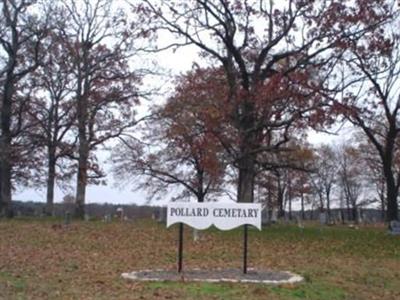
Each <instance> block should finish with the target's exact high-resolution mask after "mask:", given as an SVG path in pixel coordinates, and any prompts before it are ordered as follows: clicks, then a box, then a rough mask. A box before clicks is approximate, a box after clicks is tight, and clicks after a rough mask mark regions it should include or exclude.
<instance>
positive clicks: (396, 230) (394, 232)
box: [389, 221, 400, 235]
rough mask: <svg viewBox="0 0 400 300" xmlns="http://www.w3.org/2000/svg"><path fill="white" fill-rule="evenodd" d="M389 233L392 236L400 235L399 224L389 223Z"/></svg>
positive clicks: (397, 222) (396, 222) (395, 222)
mask: <svg viewBox="0 0 400 300" xmlns="http://www.w3.org/2000/svg"><path fill="white" fill-rule="evenodd" d="M389 233H390V234H392V235H400V222H399V221H390V229H389Z"/></svg>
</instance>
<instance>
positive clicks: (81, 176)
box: [75, 141, 88, 219]
mask: <svg viewBox="0 0 400 300" xmlns="http://www.w3.org/2000/svg"><path fill="white" fill-rule="evenodd" d="M87 166H88V146H87V143H85V142H82V141H81V142H80V144H79V161H78V175H77V186H76V198H75V201H76V203H75V217H77V218H80V219H83V218H84V217H85V197H86V185H87Z"/></svg>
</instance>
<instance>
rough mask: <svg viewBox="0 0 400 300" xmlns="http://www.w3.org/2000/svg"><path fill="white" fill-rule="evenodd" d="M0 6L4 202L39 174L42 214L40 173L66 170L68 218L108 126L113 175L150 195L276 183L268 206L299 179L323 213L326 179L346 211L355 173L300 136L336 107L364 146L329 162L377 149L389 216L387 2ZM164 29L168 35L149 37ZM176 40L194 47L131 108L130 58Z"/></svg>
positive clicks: (134, 91) (241, 191) (245, 193)
mask: <svg viewBox="0 0 400 300" xmlns="http://www.w3.org/2000/svg"><path fill="white" fill-rule="evenodd" d="M1 5H2V7H1V8H2V15H3V17H2V19H1V21H0V44H1V46H2V50H0V55H1V61H0V64H1V65H0V67H1V71H0V72H1V73H0V75H1V76H0V83H1V91H0V95H1V97H2V102H1V103H2V104H1V137H0V143H1V145H0V146H1V149H0V152H1V153H0V168H1V173H0V190H1V193H0V200H1V201H0V203H1V210H2V212H3V214H8V213H9V212H8V207H9V204H10V203H11V194H12V189H13V186H15V185H17V184H21V183H22V182H25V183H28V182H29V183H30V184H31V183H34V184H38V183H37V182H35V181H40V179H41V178H42V177H43V176H45V177H46V186H47V190H48V192H47V204H48V213H51V210H52V203H53V198H54V185H55V179H56V178H58V179H60V180H66V179H67V178H70V177H71V176H73V175H74V176H76V215H77V216H81V217H82V216H83V214H84V203H85V190H86V186H87V184H88V183H92V182H93V183H96V182H99V180H101V178H102V177H103V176H104V173H103V171H102V168H101V166H99V164H98V161H97V158H96V153H97V151H98V150H99V149H100V148H101V146H102V145H105V143H106V142H107V141H109V140H111V139H114V140H117V141H118V144H117V146H116V147H115V148H114V150H113V151H112V161H113V164H114V174H115V176H116V177H117V178H119V180H131V181H133V183H134V184H135V185H136V186H137V187H140V188H147V189H149V191H150V192H151V193H152V194H154V195H162V196H164V197H165V192H166V191H169V190H170V187H172V186H177V187H179V188H178V189H179V193H175V195H176V198H180V197H185V198H187V197H194V198H195V199H196V200H197V201H199V202H203V201H206V200H209V199H216V198H217V197H218V196H222V195H227V196H228V197H232V198H235V200H236V201H238V202H254V201H255V200H257V201H258V199H260V197H258V196H259V194H261V192H262V191H264V192H265V193H266V194H265V195H266V196H264V197H262V198H263V199H264V200H265V199H267V198H268V197H271V198H270V199H272V196H271V195H273V194H275V196H274V197H275V205H277V206H278V207H280V211H281V213H283V212H284V209H283V206H284V205H283V203H284V201H282V199H284V198H285V197H288V198H287V199H293V197H294V196H290V195H289V196H287V195H288V194H290V193H292V195H294V194H295V192H294V190H295V189H294V188H293V187H294V186H298V187H299V188H300V190H302V189H303V190H304V191H303V194H306V192H307V190H308V189H309V187H310V186H312V187H313V189H312V190H313V191H314V193H315V195H316V197H315V199H320V200H319V204H318V205H319V207H320V208H321V209H327V210H328V211H329V209H330V197H331V193H332V190H331V189H332V185H333V184H337V182H338V180H339V179H338V178H341V179H340V182H341V186H342V188H341V189H340V190H341V193H342V194H343V197H340V198H341V199H345V200H344V201H347V202H346V203H348V207H349V211H350V210H351V209H353V208H354V207H355V206H357V205H358V204H357V200H356V202H354V197H355V196H354V194H355V193H357V187H356V185H357V184H361V182H362V181H363V179H362V180H361V179H360V180H358V179H356V178H357V177H356V175H355V173H354V172H355V170H349V169H346V168H345V169H346V171H344V169H340V170H341V171H337V172H336V173H335V176H333V177H334V178H335V179H330V176H331V175H330V174H329V172H328V171H327V170H328V169H329V168H328V166H327V165H329V164H334V165H335V166H338V159H337V157H336V156H335V155H336V154H335V155H333V156H329V155H328V154H327V153H329V151H330V150H326V151H325V152H326V153H325V154H326V155H325V154H324V155H325V156H323V154H321V153H322V152H323V151H322V150H321V149H319V150H317V151H314V150H312V149H311V150H310V148H311V147H309V145H306V143H305V142H304V140H305V137H306V135H307V131H308V130H309V129H314V130H320V131H327V130H329V128H330V127H331V126H332V125H333V124H337V123H338V122H344V121H347V122H350V123H352V124H353V125H355V126H356V127H357V128H359V129H360V132H361V133H360V136H362V137H363V138H362V139H361V138H360V140H362V141H363V143H364V144H363V145H362V146H358V145H353V146H354V147H353V148H354V149H353V148H351V149H350V148H349V149H347V150H343V151H342V155H344V153H347V154H346V157H347V158H346V159H348V160H346V162H343V161H342V160H340V161H341V164H342V163H343V164H353V162H354V161H353V160H354V159H356V158H355V157H358V153H360V152H361V153H364V154H365V153H367V152H366V151H364V150H362V149H368V153H370V156H369V159H367V160H366V161H365V160H364V162H365V163H368V162H371V161H374V162H376V163H375V164H374V166H375V167H376V169H373V170H374V171H371V174H372V173H373V172H376V181H374V182H377V183H379V184H382V186H384V188H383V190H380V191H381V192H382V191H383V192H382V193H383V194H379V195H382V199H384V200H383V202H382V203H385V215H386V218H387V220H397V219H398V204H397V196H398V190H399V185H400V179H399V174H400V173H399V172H398V170H397V167H396V166H397V164H396V163H397V159H398V155H397V151H398V146H397V145H398V132H399V127H398V126H399V123H398V120H397V119H398V116H397V114H398V110H399V108H400V98H399V91H398V82H399V81H398V75H399V65H400V60H399V52H398V51H399V50H398V49H399V47H398V44H399V35H398V33H397V28H398V25H399V17H398V13H399V10H398V5H397V3H396V1H390V0H375V1H372V0H371V1H353V2H351V3H350V2H349V3H347V2H343V1H338V0H320V1H302V0H287V1H284V2H280V3H279V4H274V2H273V1H262V0H257V1H256V0H252V1H227V0H190V1H181V2H179V1H178V2H176V1H156V0H154V1H152V0H143V1H140V2H137V1H131V2H129V1H128V4H127V6H124V7H120V8H118V7H116V6H113V5H112V2H110V1H102V0H95V1H90V0H83V1H79V2H76V1H67V0H63V1H61V0H60V1H56V2H52V3H51V4H50V3H46V2H36V1H27V0H26V1H24V0H19V1H17V0H13V1H11V0H8V1H5V0H4V1H2V4H1ZM164 34H167V35H168V36H170V37H171V38H170V39H169V41H168V42H167V43H166V44H161V41H162V39H159V41H160V42H157V39H158V38H159V37H162V36H163V35H164ZM188 45H191V46H194V47H197V49H198V51H199V56H200V58H199V60H198V61H196V63H194V64H193V65H192V66H191V68H190V70H189V71H188V72H187V73H184V74H181V75H179V76H177V77H175V78H174V90H173V91H172V92H171V93H170V94H169V95H167V96H166V99H165V101H164V103H162V104H155V105H154V106H153V108H152V111H151V112H150V116H149V117H148V118H145V120H138V119H137V117H135V116H136V115H135V111H136V109H137V107H138V105H139V100H140V99H141V93H142V92H143V91H142V90H141V85H142V82H143V76H144V74H143V69H141V68H140V67H138V66H133V65H132V62H133V61H134V58H135V57H137V56H138V55H139V53H141V52H143V53H144V52H146V53H148V54H149V55H150V54H151V53H152V52H158V51H163V50H166V49H171V48H172V49H178V48H182V47H185V46H188ZM139 121H142V122H139ZM127 130H129V131H130V132H131V133H132V132H133V134H126V132H127ZM360 147H361V148H360ZM360 149H361V151H360ZM321 151H322V152H321ZM353 152H354V153H357V155H355V154H354V153H353ZM350 153H353V154H354V155H353V154H352V155H350ZM321 157H322V158H321ZM320 158H321V159H320ZM360 161H361V159H360ZM317 162H321V164H318V163H317ZM356 165H357V163H356ZM338 170H339V169H338ZM371 170H372V169H371ZM324 172H325V173H324ZM343 172H344V173H343ZM310 174H311V175H310ZM318 174H319V175H318ZM374 174H375V173H374ZM317 175H318V176H317ZM283 178H285V179H283ZM288 178H290V180H289V181H288ZM330 181H331V182H330ZM232 187H234V190H233V189H232ZM283 188H284V189H287V190H288V191H289V190H290V192H282V189H283ZM319 190H320V191H319ZM297 193H298V191H297ZM300 194H301V193H300ZM268 195H270V196H268ZM301 197H302V196H300V198H301ZM301 199H303V198H301ZM303 200H304V199H303ZM303 200H302V201H303ZM271 201H272V200H271ZM271 203H272V202H271Z"/></svg>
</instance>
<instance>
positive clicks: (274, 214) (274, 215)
mask: <svg viewBox="0 0 400 300" xmlns="http://www.w3.org/2000/svg"><path fill="white" fill-rule="evenodd" d="M277 221H278V211H277V210H276V208H273V209H272V213H271V223H273V224H274V223H276V222H277Z"/></svg>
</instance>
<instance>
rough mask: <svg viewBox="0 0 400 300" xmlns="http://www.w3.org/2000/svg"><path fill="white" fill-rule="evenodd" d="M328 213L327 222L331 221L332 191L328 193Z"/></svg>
mask: <svg viewBox="0 0 400 300" xmlns="http://www.w3.org/2000/svg"><path fill="white" fill-rule="evenodd" d="M326 214H327V217H328V218H327V222H328V223H330V222H331V197H330V192H328V193H326Z"/></svg>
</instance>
